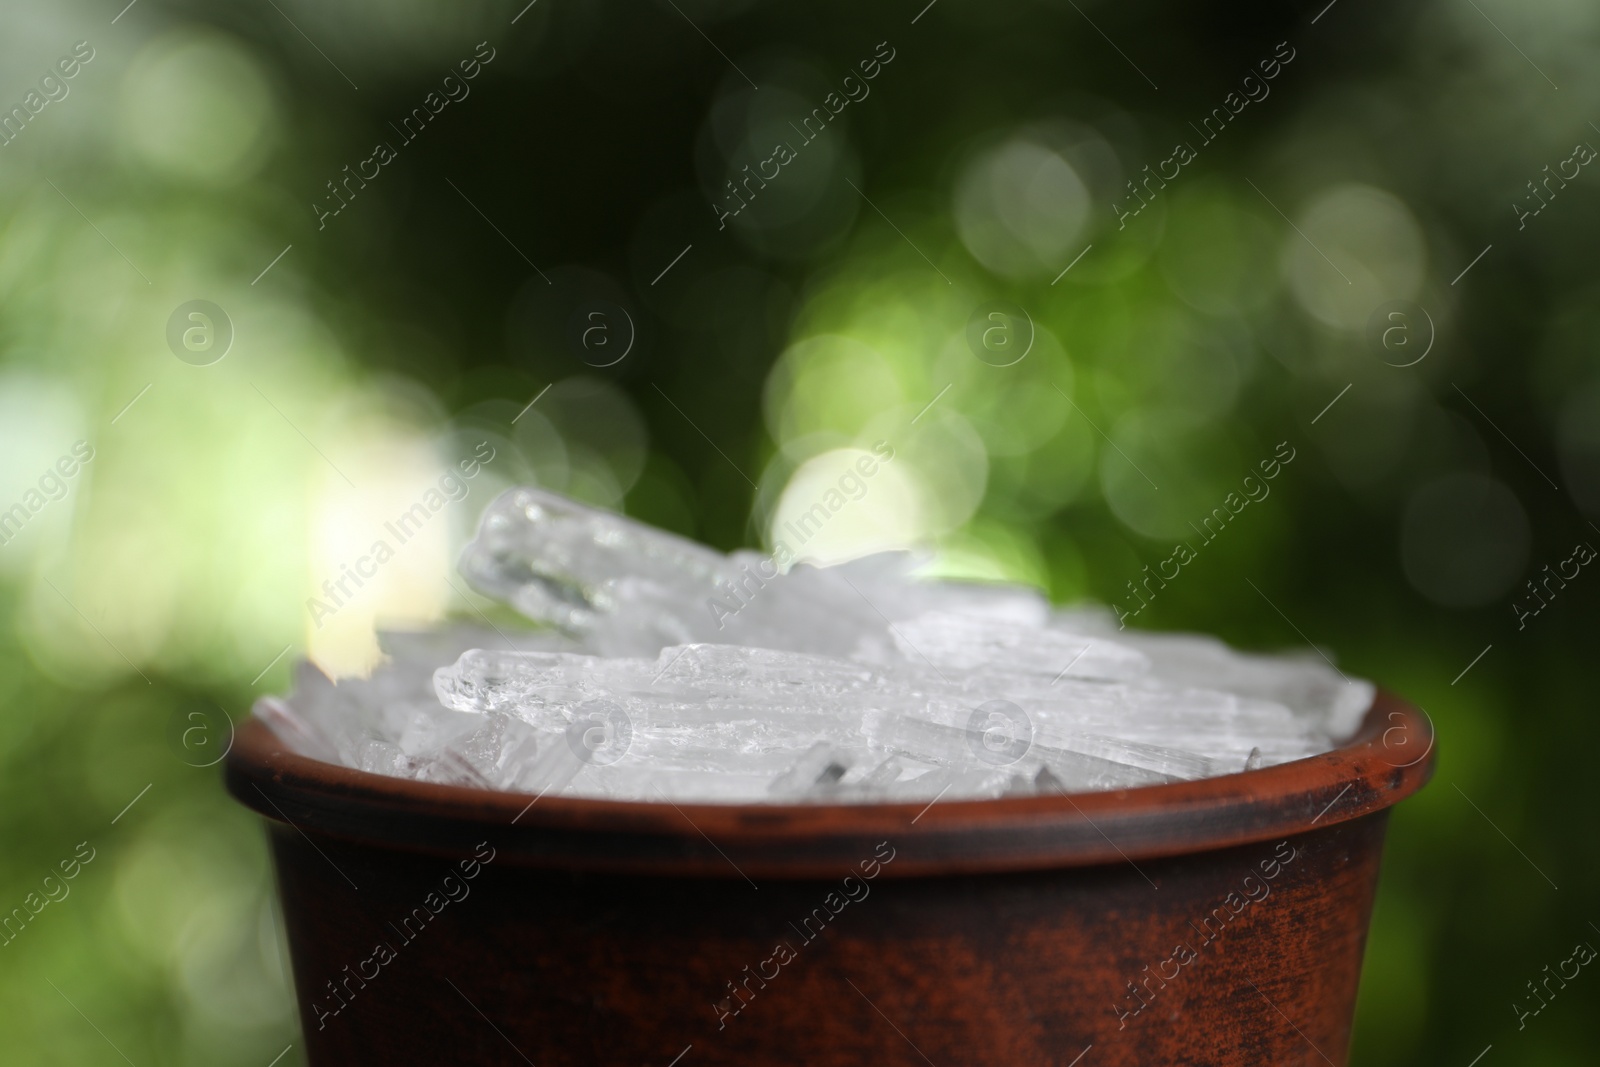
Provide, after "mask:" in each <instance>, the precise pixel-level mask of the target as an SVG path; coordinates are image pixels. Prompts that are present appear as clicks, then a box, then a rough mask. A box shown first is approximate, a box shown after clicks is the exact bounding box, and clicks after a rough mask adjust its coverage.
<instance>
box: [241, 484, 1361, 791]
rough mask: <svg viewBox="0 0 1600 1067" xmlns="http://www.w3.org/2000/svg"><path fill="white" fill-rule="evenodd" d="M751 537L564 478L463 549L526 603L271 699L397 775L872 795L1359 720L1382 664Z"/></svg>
mask: <svg viewBox="0 0 1600 1067" xmlns="http://www.w3.org/2000/svg"><path fill="white" fill-rule="evenodd" d="M918 564H919V561H918V559H916V558H915V557H914V556H912V555H911V554H909V553H885V554H881V555H877V556H870V557H867V558H864V559H859V560H855V561H852V562H850V563H845V564H842V565H839V566H835V567H825V568H819V567H812V566H808V565H804V564H798V565H791V564H790V561H787V560H778V559H774V558H771V557H763V556H760V555H758V554H756V553H753V552H749V551H742V552H735V553H733V554H731V555H724V554H722V553H719V552H716V551H713V550H712V549H709V548H707V547H705V546H703V545H699V544H696V543H694V542H692V541H689V540H686V539H684V538H681V537H678V536H675V535H673V534H669V533H666V532H664V531H661V530H657V529H654V528H652V527H650V526H647V525H644V524H642V523H639V522H635V521H633V520H631V519H628V518H626V517H624V516H621V515H616V514H612V513H610V512H605V511H600V510H597V509H594V508H590V507H587V506H585V505H583V504H579V503H577V502H575V501H572V500H568V499H566V498H564V497H561V496H557V495H555V494H553V493H549V492H546V491H544V490H541V489H534V488H520V489H514V490H511V491H510V492H507V493H505V494H503V495H502V496H501V497H500V498H498V499H497V500H495V501H494V502H493V503H492V504H491V505H490V506H489V508H488V509H487V511H486V512H485V514H484V516H483V519H482V522H481V524H480V527H479V530H478V534H477V537H476V538H475V539H474V540H473V542H472V543H471V544H470V545H469V546H468V547H467V549H466V551H465V552H464V553H463V557H462V561H461V570H462V573H463V575H464V576H465V577H466V579H467V580H468V581H469V582H470V583H471V584H472V585H473V586H474V587H475V588H476V589H478V590H479V591H480V592H482V593H484V594H486V595H489V596H492V597H495V598H498V599H500V600H501V601H503V602H504V603H506V604H508V605H509V606H511V607H512V608H514V609H515V610H516V611H518V612H520V613H521V614H522V615H524V616H526V617H527V618H528V620H529V622H530V627H529V628H526V629H515V630H511V629H508V628H506V627H504V626H501V627H498V628H491V629H483V628H478V627H472V626H445V627H441V628H439V629H436V630H432V631H428V632H426V633H416V634H396V633H387V634H382V635H380V643H381V645H382V647H383V649H384V651H385V653H386V654H387V656H388V659H387V661H386V662H385V664H384V665H383V666H381V667H379V668H378V669H377V670H376V671H374V673H373V674H372V676H371V677H370V678H367V679H361V680H349V681H344V682H340V683H339V684H337V685H336V684H334V683H332V682H330V681H329V680H328V679H327V678H325V677H323V676H322V674H321V673H320V672H318V671H317V670H316V669H315V668H314V667H311V666H310V665H307V664H302V665H301V666H300V668H299V670H298V674H297V679H296V685H295V691H294V695H293V696H292V697H291V698H289V699H287V700H284V699H280V698H275V697H273V698H265V699H263V700H261V701H260V702H258V704H257V706H256V713H257V714H258V715H259V716H261V717H262V718H263V719H264V720H265V721H266V722H267V723H268V724H269V725H270V726H271V727H272V729H273V730H274V731H276V732H277V734H278V735H279V736H280V737H281V738H282V739H283V740H284V741H285V743H287V744H289V745H290V746H292V747H293V748H295V749H296V750H298V751H301V752H303V753H305V754H306V755H309V756H313V757H316V758H318V759H323V760H327V761H331V762H337V763H343V764H345V765H348V766H351V767H356V768H359V769H361V770H364V771H369V772H372V773H375V774H386V775H393V776H398V777H406V778H416V779H420V780H423V781H431V782H440V783H447V784H454V785H468V786H475V787H479V788H485V789H501V790H511V791H516V792H522V793H531V794H535V795H546V794H563V795H570V796H587V797H603V798H609V799H617V800H641V801H661V800H670V801H673V802H678V801H703V802H728V803H735V802H765V803H792V802H795V801H814V802H831V803H853V802H871V801H917V800H920V801H923V802H926V801H928V800H931V799H933V798H935V797H966V798H972V797H997V796H1015V795H1029V794H1038V793H1061V792H1083V791H1090V790H1106V789H1126V788H1133V787H1137V786H1144V785H1157V784H1161V783H1166V782H1176V781H1184V780H1190V779H1196V778H1205V777H1210V776H1214V775H1220V774H1232V773H1239V772H1243V771H1247V770H1255V769H1257V768H1260V767H1269V766H1273V765H1275V764H1279V763H1284V762H1287V761H1289V760H1295V759H1300V758H1303V757H1306V756H1310V755H1314V754H1316V753H1318V752H1323V751H1326V750H1327V749H1329V748H1331V747H1333V746H1334V745H1337V744H1338V743H1340V742H1341V741H1343V740H1344V739H1345V738H1347V737H1348V736H1349V735H1350V734H1352V733H1353V732H1354V731H1355V730H1356V728H1357V727H1358V726H1359V724H1360V722H1361V719H1362V717H1363V715H1364V714H1365V712H1366V710H1367V708H1368V707H1369V706H1370V705H1371V702H1372V698H1373V687H1372V686H1371V685H1370V684H1369V683H1367V682H1364V681H1360V680H1356V679H1351V678H1347V677H1346V676H1344V675H1343V674H1342V673H1340V672H1339V671H1337V670H1335V669H1334V668H1333V667H1331V665H1329V664H1328V663H1327V662H1325V661H1324V660H1322V659H1321V658H1320V657H1316V656H1298V657H1273V656H1259V655H1247V654H1243V653H1239V652H1235V651H1233V650H1231V649H1229V648H1228V647H1227V646H1226V645H1224V644H1222V643H1221V642H1220V641H1217V640H1215V639H1213V638H1209V637H1201V636H1195V635H1187V634H1152V633H1145V632H1136V631H1132V630H1118V629H1117V628H1116V626H1115V625H1114V623H1113V622H1112V620H1111V616H1110V615H1109V614H1108V613H1105V612H1102V611H1100V610H1098V609H1085V608H1073V609H1052V608H1051V607H1050V605H1049V604H1048V602H1047V601H1046V600H1045V599H1044V597H1043V596H1042V595H1040V594H1039V593H1038V592H1037V591H1035V590H1031V589H1024V588H1018V587H1013V586H1003V585H993V584H976V583H960V582H947V581H936V580H929V579H923V578H919V577H917V576H916V574H915V571H916V568H917V566H918Z"/></svg>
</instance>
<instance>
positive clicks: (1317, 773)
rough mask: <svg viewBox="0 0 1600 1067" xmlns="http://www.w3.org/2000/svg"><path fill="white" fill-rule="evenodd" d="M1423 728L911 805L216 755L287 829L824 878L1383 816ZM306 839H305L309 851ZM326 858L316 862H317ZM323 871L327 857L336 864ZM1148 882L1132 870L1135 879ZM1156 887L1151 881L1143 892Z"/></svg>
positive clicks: (380, 841)
mask: <svg viewBox="0 0 1600 1067" xmlns="http://www.w3.org/2000/svg"><path fill="white" fill-rule="evenodd" d="M1436 756H1437V753H1436V751H1435V733H1434V728H1433V722H1432V719H1431V717H1429V716H1428V715H1427V712H1426V711H1421V710H1420V709H1418V708H1416V707H1414V706H1413V705H1411V704H1409V703H1407V702H1405V701H1404V700H1402V699H1400V698H1399V697H1397V696H1394V695H1393V694H1391V693H1388V692H1386V691H1382V690H1379V691H1378V692H1377V694H1376V696H1375V698H1374V700H1373V703H1372V706H1371V707H1370V708H1369V709H1368V711H1367V714H1366V716H1365V717H1364V719H1363V721H1362V725H1361V728H1360V729H1359V730H1358V731H1357V732H1356V733H1355V735H1354V736H1353V737H1352V738H1351V739H1350V740H1349V741H1347V742H1346V743H1344V744H1343V745H1341V746H1339V747H1338V748H1335V749H1332V750H1330V751H1328V752H1324V753H1320V754H1318V755H1315V756H1309V757H1306V758H1304V759H1299V760H1294V761H1292V762H1289V763H1282V764H1278V765H1276V766H1273V767H1267V768H1263V769H1261V770H1255V771H1246V772H1241V773H1237V774H1228V775H1221V776H1218V777H1215V778H1204V779H1199V780H1195V781H1185V782H1174V783H1168V784H1164V785H1151V786H1141V787H1138V788H1133V789H1118V790H1107V791H1103V792H1094V793H1073V794H1053V795H1035V796H1025V797H1001V798H986V799H976V800H940V799H937V798H936V799H935V800H934V801H932V802H924V801H921V800H918V801H915V802H910V803H855V804H837V803H802V804H774V803H765V802H763V803H754V804H751V803H745V804H740V803H683V804H679V803H677V802H674V801H670V800H668V801H667V802H666V803H661V802H654V801H619V800H598V799H592V798H584V797H568V796H542V795H537V796H536V795H532V794H528V793H514V792H504V791H498V790H486V789H477V788H472V787H466V786H455V785H442V784H438V783H433V782H421V781H416V780H414V779H408V778H396V777H390V776H387V775H379V774H372V773H368V772H366V771H361V770H356V769H355V768H351V767H345V766H341V765H337V764H332V763H327V762H324V761H322V760H318V759H314V758H311V757H309V756H304V755H301V754H299V753H297V752H294V751H292V750H291V749H290V748H289V747H288V746H287V745H286V744H285V743H284V742H283V741H282V740H280V739H279V738H278V737H277V735H276V734H274V733H273V732H272V730H271V729H270V728H269V727H268V726H267V725H266V723H264V722H262V721H261V720H260V719H258V718H255V717H253V716H252V717H251V718H250V719H249V720H248V721H247V722H245V723H244V724H243V725H241V726H240V727H239V728H238V730H237V732H236V735H235V738H234V744H233V746H232V747H231V749H230V750H229V752H228V755H227V758H226V760H225V767H224V778H225V782H226V785H227V788H228V790H229V792H231V793H232V794H233V796H234V797H235V798H236V799H237V800H239V801H240V802H241V803H243V804H244V805H246V806H247V807H249V808H252V809H253V810H255V811H256V812H258V813H260V814H261V815H264V816H266V817H267V818H268V819H270V820H273V821H276V822H278V823H281V824H284V826H283V832H284V833H289V834H293V833H298V834H300V835H301V836H303V837H305V838H306V840H308V841H311V836H310V835H312V834H315V835H317V836H318V837H320V838H324V839H329V838H331V839H334V840H335V841H341V842H344V843H346V844H355V845H365V846H369V847H377V848H380V849H384V850H387V851H400V852H409V853H417V854H425V855H437V856H446V857H458V856H464V855H469V854H471V853H472V851H473V849H474V847H475V846H476V845H477V844H478V843H479V842H483V843H488V844H489V845H490V847H492V848H493V850H494V853H493V854H494V856H495V862H496V863H497V864H503V863H508V864H510V865H514V866H528V867H544V868H558V869H566V870H577V871H592V872H597V873H613V874H648V875H653V876H659V875H669V876H670V875H678V876H684V877H710V878H741V877H742V878H744V879H745V880H746V881H750V882H751V884H752V885H754V884H755V882H754V879H756V878H761V877H778V878H831V877H839V876H840V875H841V874H849V873H852V872H854V871H855V870H856V868H857V867H858V866H860V867H861V868H862V869H866V867H867V864H868V863H869V862H870V861H872V858H873V857H874V856H876V857H877V859H878V860H883V852H882V849H883V848H884V847H888V848H889V849H890V857H891V860H892V862H889V861H884V862H883V863H882V865H881V867H880V870H881V873H883V874H886V875H890V876H896V877H904V876H908V875H934V874H972V873H983V872H1000V871H1026V870H1045V869H1056V868H1065V867H1086V866H1095V865H1103V864H1114V863H1121V862H1124V861H1125V862H1128V863H1131V864H1133V865H1134V866H1135V868H1136V869H1137V867H1138V864H1137V862H1136V861H1137V860H1140V859H1153V858H1157V857H1166V856H1182V855H1189V854H1193V853H1196V852H1203V851H1210V850H1213V849H1219V848H1227V847H1233V846H1237V845H1243V844H1248V843H1251V842H1256V841H1267V840H1277V839H1283V838H1287V837H1290V836H1292V835H1295V834H1300V833H1305V832H1308V831H1312V830H1317V829H1322V828H1327V827H1332V826H1335V825H1337V824H1339V823H1343V822H1348V821H1350V820H1353V819H1358V818H1362V817H1366V816H1372V815H1378V814H1380V813H1382V812H1384V811H1385V810H1386V809H1388V808H1389V807H1390V806H1392V805H1393V804H1395V803H1397V802H1398V801H1400V800H1402V799H1404V798H1405V797H1407V796H1410V795H1411V794H1412V793H1414V792H1416V791H1417V790H1418V789H1420V788H1422V786H1423V785H1424V784H1426V783H1427V781H1428V779H1429V778H1430V777H1431V776H1432V773H1433V767H1434V762H1435V759H1436ZM311 843H312V844H315V843H316V842H315V841H311ZM324 858H327V857H326V855H325V856H324ZM329 862H330V863H331V862H332V861H331V860H330V861H329ZM1141 873H1142V872H1141ZM1152 884H1154V883H1153V882H1152Z"/></svg>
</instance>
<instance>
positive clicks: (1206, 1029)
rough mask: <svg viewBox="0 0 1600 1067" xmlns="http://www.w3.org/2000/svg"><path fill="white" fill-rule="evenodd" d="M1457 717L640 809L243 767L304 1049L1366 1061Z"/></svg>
mask: <svg viewBox="0 0 1600 1067" xmlns="http://www.w3.org/2000/svg"><path fill="white" fill-rule="evenodd" d="M1432 765H1433V729H1432V724H1431V723H1430V722H1429V721H1427V719H1426V718H1425V717H1424V716H1423V715H1421V714H1419V713H1418V712H1417V711H1416V710H1415V709H1413V708H1411V707H1410V706H1409V705H1407V704H1405V703H1403V702H1402V701H1400V700H1398V699H1396V698H1395V697H1392V696H1390V695H1387V694H1381V695H1380V696H1379V697H1378V699H1377V700H1376V701H1375V702H1374V705H1373V707H1372V709H1371V710H1370V711H1369V712H1368V715H1367V718H1366V721H1365V723H1364V725H1363V728H1362V730H1361V732H1360V733H1359V734H1358V735H1357V736H1356V737H1355V739H1354V740H1352V741H1351V742H1350V743H1349V744H1347V745H1345V746H1344V747H1342V748H1339V749H1337V750H1335V751H1332V752H1328V753H1325V754H1323V755H1320V756H1315V757H1312V758H1309V759H1303V760H1298V761H1296V762H1294V763H1288V764H1283V765H1281V766H1277V767H1271V768H1267V769H1265V770H1259V771H1252V772H1249V773H1246V774H1235V775H1229V776H1226V777H1221V778H1210V779H1205V780H1202V781H1196V782H1183V783H1177V784H1173V785H1162V786H1152V787H1147V788H1141V789H1129V790H1119V791H1115V792H1105V793H1088V794H1078V795H1074V796H1037V797H1019V798H1008V799H1001V800H976V801H942V800H941V801H939V802H937V803H935V804H932V805H927V806H924V805H922V804H875V805H849V806H846V805H823V804H805V805H777V804H759V805H726V804H681V805H679V804H672V803H659V804H651V803H623V802H612V801H600V800H583V799H575V798H570V797H561V796H551V797H543V798H536V797H532V796H529V795H526V794H514V793H498V792H489V791H484V790H477V789H467V788H457V787H452V786H442V785H433V784H428V783H423V782H416V781H410V780H406V779H399V778H389V777H383V776H378V775H372V774H366V773H363V772H361V771H356V770H351V769H349V768H346V767H338V766H333V765H331V764H327V763H323V762H320V761H317V760H313V759H308V758H306V757H304V756H300V755H296V754H294V753H293V752H291V751H289V750H288V749H286V748H285V747H284V745H283V744H282V743H281V742H280V741H279V740H278V739H277V737H276V736H274V735H273V734H272V733H271V731H269V730H268V729H267V728H266V727H265V726H264V725H263V724H262V723H260V722H258V721H255V720H252V721H250V722H249V723H248V724H246V725H245V726H244V727H242V728H241V730H240V732H239V735H238V738H237V742H236V744H235V745H234V747H233V750H232V752H231V753H230V755H229V757H228V760H227V783H228V788H229V790H230V791H231V792H232V793H233V795H234V796H235V797H237V798H238V799H239V800H241V801H243V802H244V803H245V804H247V805H249V806H250V807H252V808H254V809H255V810H256V811H258V812H261V813H262V814H263V815H266V816H267V817H268V818H269V820H270V821H269V822H268V824H267V825H268V828H269V833H270V837H271V842H272V851H273V856H274V860H275V863H276V867H277V873H278V884H279V890H280V893H281V896H282V901H283V912H284V919H285V922H286V925H287V928H288V936H289V947H290V952H291V955H292V957H293V966H294V976H295V986H296V989H297V996H298V1002H299V1007H300V1013H301V1020H302V1023H303V1028H304V1031H305V1047H306V1049H307V1051H308V1059H309V1062H310V1063H311V1064H313V1065H314V1067H315V1065H329V1067H332V1065H341V1067H349V1065H362V1064H374V1065H376V1064H383V1065H393V1064H410V1063H417V1064H451V1065H472V1064H517V1063H523V1062H527V1063H530V1064H538V1065H539V1067H553V1065H562V1064H606V1065H612V1064H627V1065H634V1064H658V1065H663V1067H665V1065H669V1064H679V1065H680V1067H699V1065H701V1064H730V1065H731V1064H738V1065H741V1067H749V1065H752V1064H840V1065H867V1064H873V1065H879V1064H906V1065H918V1067H920V1065H925V1064H933V1065H938V1067H968V1065H974V1064H1004V1065H1007V1067H1019V1065H1024V1064H1041V1065H1042V1064H1051V1065H1055V1067H1072V1065H1074V1064H1078V1063H1080V1062H1081V1064H1082V1067H1102V1065H1107V1064H1127V1065H1130V1067H1132V1065H1139V1067H1151V1065H1156V1064H1202V1063H1203V1064H1210V1065H1229V1067H1232V1065H1244V1064H1250V1065H1267V1064H1271V1065H1275V1067H1276V1065H1282V1064H1322V1063H1324V1062H1326V1063H1328V1064H1333V1065H1338V1064H1342V1063H1344V1061H1345V1056H1346V1051H1347V1049H1348V1046H1349V1038H1350V1024H1351V1019H1352V1016H1353V1014H1354V1011H1355V997H1356V983H1357V979H1358V977H1359V974H1360V970H1361V953H1362V948H1363V945H1364V943H1365V940H1366V934H1367V925H1368V919H1369V917H1370V915H1371V911H1372V902H1373V896H1374V894H1375V892H1376V889H1377V879H1378V861H1379V856H1380V853H1381V851H1382V847H1383V835H1384V829H1385V826H1386V822H1387V816H1388V808H1389V806H1390V805H1392V804H1394V803H1395V802H1396V801H1398V800H1400V799H1401V798H1403V797H1406V796H1409V795H1410V794H1411V793H1413V792H1415V791H1416V790H1417V789H1419V788H1421V787H1422V785H1423V784H1424V783H1425V782H1426V781H1427V779H1428V777H1429V775H1430V773H1431V772H1432Z"/></svg>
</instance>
